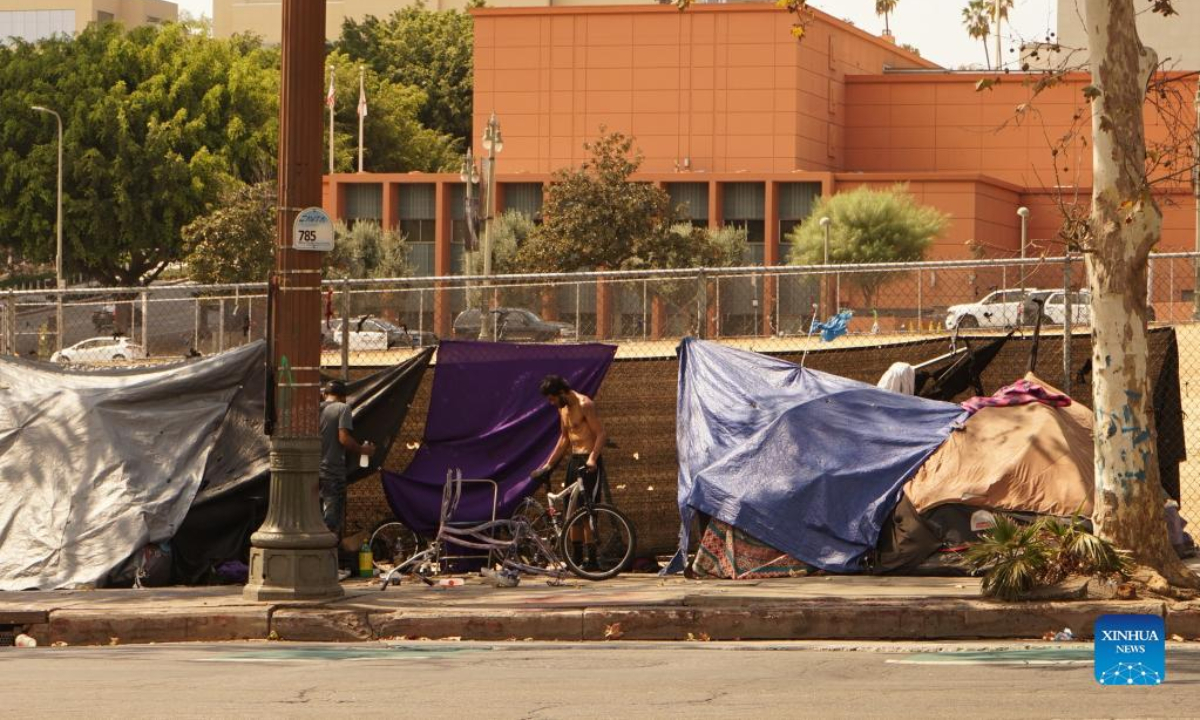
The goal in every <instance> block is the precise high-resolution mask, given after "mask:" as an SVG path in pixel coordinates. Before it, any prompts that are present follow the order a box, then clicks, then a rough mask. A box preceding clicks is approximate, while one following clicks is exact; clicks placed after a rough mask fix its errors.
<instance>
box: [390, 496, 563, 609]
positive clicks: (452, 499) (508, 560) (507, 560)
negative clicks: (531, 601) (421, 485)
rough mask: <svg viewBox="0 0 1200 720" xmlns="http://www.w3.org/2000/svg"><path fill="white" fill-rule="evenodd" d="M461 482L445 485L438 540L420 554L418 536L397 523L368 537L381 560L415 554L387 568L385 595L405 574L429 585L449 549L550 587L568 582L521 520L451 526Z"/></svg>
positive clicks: (553, 557) (555, 559) (549, 549)
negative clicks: (476, 553)
mask: <svg viewBox="0 0 1200 720" xmlns="http://www.w3.org/2000/svg"><path fill="white" fill-rule="evenodd" d="M464 482H471V481H470V480H466V481H464V480H463V479H461V478H456V479H450V480H447V482H446V486H445V488H444V489H443V491H442V507H441V513H440V519H439V523H438V530H437V535H436V536H435V537H434V539H433V540H432V541H431V542H430V543H429V544H428V545H427V546H426V547H425V548H424V549H421V548H420V543H421V542H422V540H421V537H420V535H418V534H417V533H415V532H413V531H412V530H410V529H409V528H408V527H407V526H406V525H404V523H401V522H399V521H392V522H388V523H384V524H383V525H381V526H380V527H378V528H376V530H375V532H374V533H372V536H371V540H370V541H369V542H370V544H371V546H372V549H373V550H374V548H375V547H376V546H377V545H378V546H379V547H380V548H381V549H382V550H383V551H384V555H385V556H386V555H389V554H390V555H391V557H392V558H393V559H395V558H398V557H404V555H403V553H406V552H408V549H409V548H411V549H413V550H414V552H412V554H411V555H407V557H405V559H404V560H403V561H401V562H398V563H396V564H394V565H393V566H392V567H390V568H387V571H386V573H384V574H383V579H382V583H381V585H380V588H379V589H380V590H386V589H387V587H388V585H390V584H392V579H393V578H395V577H396V576H398V575H402V574H404V573H405V572H406V571H409V572H411V573H412V574H415V575H417V576H418V577H419V578H420V579H421V580H422V581H423V582H425V583H426V584H428V585H432V584H433V581H432V580H431V579H430V578H431V576H433V575H436V574H438V573H440V572H441V570H442V561H443V560H444V559H445V557H446V550H447V548H448V547H449V546H453V547H455V548H468V549H472V550H481V551H486V552H487V555H488V556H489V558H492V557H495V558H498V560H499V563H498V564H499V565H500V566H501V567H502V568H503V569H504V570H505V571H507V572H508V573H510V574H513V575H515V574H519V573H526V574H530V575H544V576H548V577H549V578H550V583H551V584H552V585H558V584H561V583H562V580H563V578H564V577H566V571H565V570H564V569H563V568H564V563H563V562H562V561H560V560H559V559H558V557H557V555H556V554H555V552H554V549H553V548H552V547H550V546H548V545H546V543H545V541H544V540H543V539H542V538H541V537H539V536H538V535H537V534H536V533H534V532H533V531H532V529H531V528H530V526H529V523H528V522H526V521H525V520H524V519H523V518H516V519H511V520H491V521H488V522H483V523H479V524H476V525H471V526H468V527H462V526H457V525H453V524H451V518H452V517H453V515H454V511H455V509H456V508H457V507H458V503H459V501H460V500H461V499H462V488H463V484H464ZM380 566H381V561H380V560H376V567H380ZM382 569H383V568H382V567H381V570H382Z"/></svg>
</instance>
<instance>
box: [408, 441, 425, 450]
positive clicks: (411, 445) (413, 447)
mask: <svg viewBox="0 0 1200 720" xmlns="http://www.w3.org/2000/svg"><path fill="white" fill-rule="evenodd" d="M404 447H406V448H408V449H409V450H416V449H417V448H419V447H421V443H419V442H410V443H405V444H404Z"/></svg>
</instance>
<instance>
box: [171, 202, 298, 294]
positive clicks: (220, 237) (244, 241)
mask: <svg viewBox="0 0 1200 720" xmlns="http://www.w3.org/2000/svg"><path fill="white" fill-rule="evenodd" d="M278 196H279V194H278V190H277V187H276V184H275V183H274V182H271V181H266V182H260V183H255V184H254V185H246V184H244V183H238V184H237V185H235V186H234V187H232V188H231V189H229V190H227V191H226V192H225V194H224V196H223V197H222V200H221V204H220V205H219V206H218V207H217V209H215V210H213V211H212V212H209V213H206V214H204V215H201V216H200V217H198V218H196V219H195V220H194V221H192V223H191V224H190V225H188V226H186V227H184V228H183V240H184V252H185V253H186V256H185V258H184V262H185V263H186V265H187V271H188V277H190V278H191V279H192V280H195V281H196V282H199V283H210V284H219V283H242V282H263V281H265V280H266V279H267V275H268V274H269V273H270V272H271V268H273V267H274V264H275V240H276V233H277V228H276V223H275V220H276V216H275V206H276V199H277V198H278Z"/></svg>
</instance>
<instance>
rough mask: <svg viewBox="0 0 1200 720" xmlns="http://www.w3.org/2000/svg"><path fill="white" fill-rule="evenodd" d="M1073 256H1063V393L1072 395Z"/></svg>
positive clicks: (1067, 254) (1068, 254) (1066, 254)
mask: <svg viewBox="0 0 1200 720" xmlns="http://www.w3.org/2000/svg"><path fill="white" fill-rule="evenodd" d="M1071 300H1072V298H1071V254H1070V253H1069V252H1068V253H1065V254H1064V255H1063V309H1064V311H1065V312H1064V313H1063V392H1065V393H1066V394H1067V395H1070V394H1071V345H1073V344H1074V343H1072V340H1073V338H1072V333H1071V321H1072V319H1073V318H1072V317H1071V316H1072V315H1073V314H1074V312H1075V308H1074V304H1073V303H1072V302H1071Z"/></svg>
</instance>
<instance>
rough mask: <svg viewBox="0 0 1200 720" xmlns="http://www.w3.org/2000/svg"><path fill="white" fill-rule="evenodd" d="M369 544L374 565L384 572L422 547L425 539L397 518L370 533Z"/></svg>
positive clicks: (381, 524)
mask: <svg viewBox="0 0 1200 720" xmlns="http://www.w3.org/2000/svg"><path fill="white" fill-rule="evenodd" d="M370 545H371V554H372V555H373V556H374V562H375V567H377V568H379V571H380V572H384V573H386V572H387V571H389V570H391V569H392V568H394V567H396V566H397V565H399V564H401V563H403V562H404V561H405V560H407V559H409V558H410V557H412V556H413V555H416V554H417V553H418V552H420V551H421V550H422V549H424V547H425V541H424V540H422V539H421V536H420V535H418V534H417V533H415V532H413V531H412V530H411V529H409V527H408V526H407V525H405V524H404V523H402V522H400V521H399V520H389V521H386V522H383V523H380V525H379V527H377V528H375V532H373V533H371V540H370Z"/></svg>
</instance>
